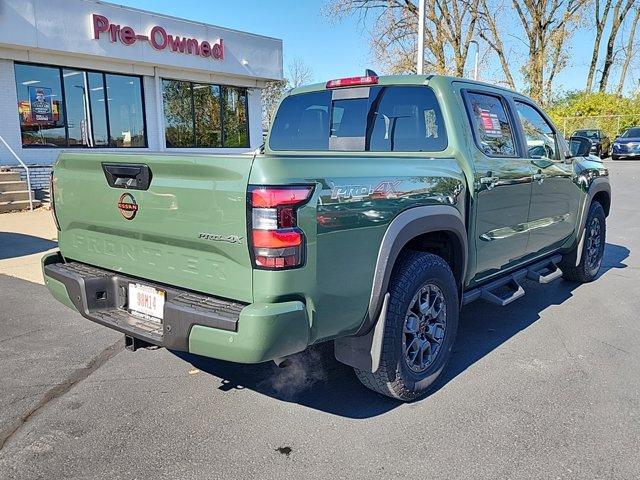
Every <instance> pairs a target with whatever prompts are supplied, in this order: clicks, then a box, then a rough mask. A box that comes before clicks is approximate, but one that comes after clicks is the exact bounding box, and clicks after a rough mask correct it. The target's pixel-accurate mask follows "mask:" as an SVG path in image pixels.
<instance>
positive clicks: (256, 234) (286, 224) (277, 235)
mask: <svg viewBox="0 0 640 480" xmlns="http://www.w3.org/2000/svg"><path fill="white" fill-rule="evenodd" d="M312 192H313V186H312V185H291V186H277V187H276V186H273V187H272V186H258V185H255V186H250V187H249V199H248V200H249V209H250V216H249V218H250V225H249V227H250V230H251V247H250V248H251V251H252V254H253V264H254V266H255V267H256V268H260V269H265V270H282V269H286V268H295V267H299V266H301V265H302V264H303V263H304V253H305V239H304V233H303V232H302V230H300V229H299V228H298V217H297V210H298V208H300V207H301V206H302V205H304V204H305V203H307V202H308V201H309V198H310V197H311V193H312Z"/></svg>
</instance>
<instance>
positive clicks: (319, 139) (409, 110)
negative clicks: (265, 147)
mask: <svg viewBox="0 0 640 480" xmlns="http://www.w3.org/2000/svg"><path fill="white" fill-rule="evenodd" d="M341 90H342V92H341ZM344 90H349V91H351V92H353V95H349V94H348V93H349V92H346V93H347V94H346V95H345V94H344V93H345V92H344ZM335 92H341V94H335ZM269 147H270V148H271V150H276V151H284V150H292V151H369V152H438V151H442V150H444V149H445V148H446V147H447V132H446V130H445V126H444V120H443V118H442V112H441V110H440V106H439V105H438V101H437V99H436V96H435V94H434V92H433V90H432V89H431V88H429V87H426V86H373V87H358V88H352V89H339V90H338V89H336V90H323V91H318V92H310V93H302V94H298V95H291V96H289V97H286V98H285V99H284V100H283V101H282V103H281V104H280V108H279V109H278V112H277V114H276V117H275V119H274V121H273V126H272V128H271V134H270V137H269Z"/></svg>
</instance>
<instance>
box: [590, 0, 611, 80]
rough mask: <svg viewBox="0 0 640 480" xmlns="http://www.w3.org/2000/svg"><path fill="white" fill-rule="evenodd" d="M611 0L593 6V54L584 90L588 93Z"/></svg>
mask: <svg viewBox="0 0 640 480" xmlns="http://www.w3.org/2000/svg"><path fill="white" fill-rule="evenodd" d="M611 2H612V0H604V4H602V0H594V6H595V11H594V13H595V22H594V29H595V37H594V41H593V52H592V53H591V63H590V64H589V73H588V74H587V86H586V90H587V91H588V92H590V91H591V90H592V89H593V77H594V76H595V73H596V66H597V65H598V57H599V55H600V43H601V42H602V34H603V32H604V28H605V26H606V24H607V19H608V18H609V11H610V10H611Z"/></svg>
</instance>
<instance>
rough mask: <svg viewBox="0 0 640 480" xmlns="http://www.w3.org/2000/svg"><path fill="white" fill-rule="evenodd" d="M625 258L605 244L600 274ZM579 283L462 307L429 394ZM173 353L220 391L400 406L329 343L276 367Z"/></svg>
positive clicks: (350, 413) (328, 406)
mask: <svg viewBox="0 0 640 480" xmlns="http://www.w3.org/2000/svg"><path fill="white" fill-rule="evenodd" d="M628 256H629V250H628V249H627V248H626V247H623V246H620V245H613V244H607V246H606V250H605V257H604V261H603V266H602V269H601V273H600V276H603V275H606V273H607V272H608V271H609V270H611V269H621V268H626V265H625V264H624V263H622V262H623V261H624V260H625V259H626V258H627V257H628ZM579 286H580V285H579V284H577V283H572V282H568V281H564V280H560V281H558V282H556V283H555V284H554V285H553V287H551V288H546V287H545V286H543V285H539V284H537V283H533V282H527V284H526V290H527V295H525V297H523V299H521V300H519V301H517V302H514V304H512V305H509V306H507V307H504V308H496V307H495V306H492V305H490V304H487V303H484V302H481V301H479V302H476V303H474V304H472V305H470V306H468V307H466V308H465V309H464V310H463V312H462V315H461V319H460V325H459V329H458V339H457V341H456V346H455V350H454V352H453V356H452V358H451V361H450V362H449V365H448V366H447V369H446V370H445V371H444V372H443V374H442V376H441V377H440V378H439V379H438V381H437V382H436V384H435V385H434V388H433V389H432V391H431V393H430V395H433V394H434V393H435V392H437V391H438V390H439V389H441V388H442V387H444V386H445V385H446V384H448V383H449V382H450V381H452V380H453V379H455V378H456V377H457V376H458V375H459V374H460V373H462V372H463V371H465V370H466V369H467V368H468V367H469V366H471V365H473V364H474V363H475V362H477V361H478V360H480V359H481V358H482V357H484V356H485V355H487V354H488V353H490V352H491V351H493V350H494V349H496V348H498V347H499V346H500V345H502V344H503V343H505V342H506V341H508V340H509V339H510V338H511V337H513V336H514V335H516V334H517V333H519V332H521V331H522V330H525V329H526V328H527V327H529V326H530V325H531V324H533V323H534V322H536V321H537V320H538V319H539V318H540V312H542V311H543V310H545V309H546V308H548V307H549V306H551V305H559V304H561V303H563V302H564V301H566V300H567V299H568V298H570V297H571V296H572V292H573V290H574V289H575V288H577V287H579ZM173 353H174V354H175V355H177V356H179V357H180V358H182V359H183V360H185V361H187V362H189V363H191V364H192V365H193V366H194V367H195V368H198V369H199V370H201V371H202V372H206V373H209V374H211V375H213V376H215V377H218V378H220V379H221V383H220V386H219V387H218V388H219V389H220V390H222V391H230V390H242V389H250V390H254V391H256V392H259V393H261V394H263V395H267V396H270V397H273V398H276V399H278V400H282V401H287V402H293V403H298V404H301V405H305V406H307V407H310V408H313V409H316V410H321V411H324V412H327V413H331V414H333V415H339V416H344V417H348V418H354V419H365V418H370V417H375V416H377V415H381V414H383V413H385V412H388V411H390V410H392V409H394V408H396V407H398V406H400V405H402V403H401V402H397V401H395V400H392V399H390V398H387V397H384V396H382V395H379V394H376V393H374V392H372V391H370V390H368V389H367V388H365V387H364V386H363V385H361V384H360V382H359V381H358V380H357V378H356V377H355V374H354V373H353V370H352V369H351V368H350V367H348V366H346V365H343V364H341V363H339V362H338V361H337V360H335V358H334V356H333V343H332V342H327V343H325V344H321V345H316V346H313V347H310V348H309V349H307V350H306V351H305V352H302V353H300V354H297V355H294V356H292V357H290V358H289V359H288V361H287V365H285V366H283V367H277V366H276V365H275V364H274V363H273V362H269V363H263V364H259V365H241V364H235V363H229V362H224V361H220V360H214V359H210V358H206V357H200V356H197V355H191V354H188V353H183V352H173ZM425 401H428V400H425Z"/></svg>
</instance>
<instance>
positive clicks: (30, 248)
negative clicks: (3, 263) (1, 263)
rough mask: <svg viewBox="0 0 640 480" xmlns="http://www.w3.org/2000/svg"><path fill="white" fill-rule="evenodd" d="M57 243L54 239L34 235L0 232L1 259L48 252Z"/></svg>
mask: <svg viewBox="0 0 640 480" xmlns="http://www.w3.org/2000/svg"><path fill="white" fill-rule="evenodd" d="M56 245H57V243H56V242H54V241H52V240H47V239H45V238H41V237H34V236H33V235H26V234H24V233H13V232H0V260H5V259H7V258H15V257H23V256H25V255H31V254H34V253H41V252H46V251H47V250H50V249H51V248H53V247H55V246H56Z"/></svg>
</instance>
